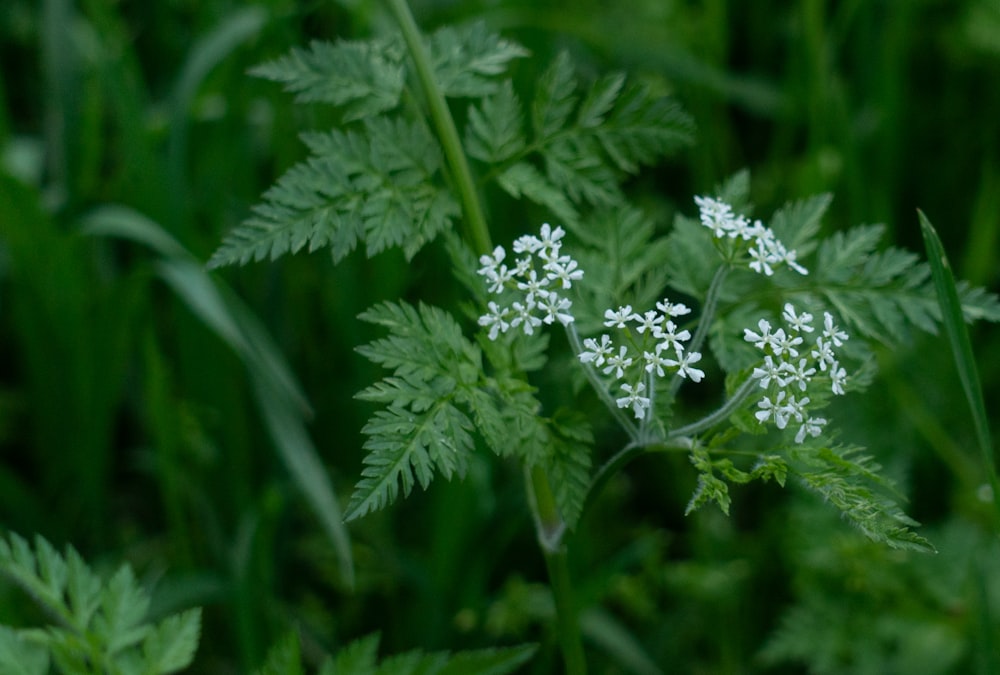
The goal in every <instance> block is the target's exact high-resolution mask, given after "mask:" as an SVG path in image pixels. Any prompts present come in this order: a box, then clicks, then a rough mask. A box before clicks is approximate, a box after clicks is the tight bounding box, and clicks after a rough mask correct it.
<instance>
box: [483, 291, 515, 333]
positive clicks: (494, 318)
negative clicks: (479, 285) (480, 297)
mask: <svg viewBox="0 0 1000 675" xmlns="http://www.w3.org/2000/svg"><path fill="white" fill-rule="evenodd" d="M486 306H487V308H489V310H490V311H489V312H488V313H487V314H483V315H482V316H481V317H479V325H480V326H482V327H483V328H485V327H486V326H489V327H490V333H489V337H490V339H491V340H496V339H497V334H498V333H506V332H507V329H508V328H510V324H509V323H508V322H507V316H508V315H509V314H510V309H508V308H507V307H503V308H501V307H498V306H497V303H495V302H493V301H492V300H490V302H489V303H487V305H486Z"/></svg>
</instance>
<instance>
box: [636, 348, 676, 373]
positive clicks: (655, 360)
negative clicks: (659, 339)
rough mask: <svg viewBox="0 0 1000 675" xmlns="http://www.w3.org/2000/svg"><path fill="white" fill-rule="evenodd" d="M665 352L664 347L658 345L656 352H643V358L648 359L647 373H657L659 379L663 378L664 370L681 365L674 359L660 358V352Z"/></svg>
mask: <svg viewBox="0 0 1000 675" xmlns="http://www.w3.org/2000/svg"><path fill="white" fill-rule="evenodd" d="M662 351H664V345H663V344H662V343H661V344H658V345H656V352H643V353H642V358H644V359H646V372H647V373H651V372H653V371H654V370H655V371H656V376H657V377H663V375H664V372H663V369H664V368H672V367H673V366H676V365H680V364H678V362H677V361H674V360H673V359H666V358H663V357H662V356H660V352H662Z"/></svg>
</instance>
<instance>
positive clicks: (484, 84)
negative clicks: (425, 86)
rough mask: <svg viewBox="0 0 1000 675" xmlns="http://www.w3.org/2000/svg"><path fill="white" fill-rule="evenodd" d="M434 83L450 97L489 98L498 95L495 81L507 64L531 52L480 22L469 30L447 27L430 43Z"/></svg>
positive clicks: (431, 37) (440, 30)
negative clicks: (494, 94)
mask: <svg viewBox="0 0 1000 675" xmlns="http://www.w3.org/2000/svg"><path fill="white" fill-rule="evenodd" d="M427 49H428V52H429V53H430V59H431V68H432V70H433V73H434V81H435V82H436V83H437V86H438V87H440V88H441V92H442V93H443V94H444V95H445V96H448V97H453V98H461V97H478V96H487V95H489V94H492V93H493V92H494V91H496V88H497V85H496V82H495V80H494V79H493V78H494V77H495V76H497V75H501V74H503V73H504V72H505V71H506V70H507V64H508V63H509V62H510V61H512V60H514V59H519V58H523V57H525V56H527V55H528V50H527V49H525V48H524V47H522V46H521V45H519V44H517V43H516V42H513V41H511V40H506V39H504V38H502V37H500V36H499V35H498V34H496V33H491V32H490V31H489V29H488V28H487V26H486V24H485V23H484V22H482V21H477V22H475V23H472V24H468V25H466V26H458V27H456V26H445V27H443V28H441V29H439V30H437V31H435V32H434V33H433V34H432V35H431V36H430V38H429V39H428V41H427Z"/></svg>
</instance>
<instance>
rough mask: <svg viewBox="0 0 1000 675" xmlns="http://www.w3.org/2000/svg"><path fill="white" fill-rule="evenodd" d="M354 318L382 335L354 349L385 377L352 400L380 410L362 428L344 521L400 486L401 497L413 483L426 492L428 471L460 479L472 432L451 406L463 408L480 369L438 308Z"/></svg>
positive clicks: (392, 308) (391, 306)
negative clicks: (359, 461)
mask: <svg viewBox="0 0 1000 675" xmlns="http://www.w3.org/2000/svg"><path fill="white" fill-rule="evenodd" d="M360 318H361V319H362V320H364V321H367V322H369V323H373V324H377V325H380V326H383V327H385V328H388V329H389V335H388V336H387V337H384V338H380V339H378V340H375V341H373V342H371V343H369V344H368V345H365V346H363V347H360V348H359V349H358V351H359V352H360V353H361V354H362V355H364V356H365V357H366V358H368V359H369V360H371V361H373V362H375V363H378V364H380V365H382V366H384V367H386V368H389V369H392V371H393V373H392V375H391V376H389V377H387V378H385V379H384V380H382V381H381V382H378V383H376V384H374V385H372V386H370V387H368V388H367V389H365V390H364V391H362V392H360V393H359V394H358V397H359V398H361V399H364V400H369V401H373V402H376V403H384V404H387V406H388V407H387V408H386V409H384V410H380V411H378V412H376V413H375V415H374V417H373V418H372V419H371V420H370V421H369V422H368V424H367V425H366V426H365V427H364V429H363V430H362V431H363V433H365V434H366V435H367V436H368V439H367V441H366V442H365V449H366V450H367V451H368V454H367V455H366V456H365V459H364V462H365V468H364V470H363V471H362V478H361V481H360V482H359V483H358V485H357V488H356V489H355V492H354V495H353V496H352V498H351V502H350V504H349V506H348V509H347V519H348V520H351V519H354V518H358V517H360V516H363V515H365V514H367V513H369V512H370V511H374V510H377V509H380V508H383V507H385V506H386V505H387V504H389V503H391V502H392V501H394V500H395V499H396V498H397V496H398V493H399V489H400V487H402V491H403V495H404V496H405V495H408V494H409V493H410V491H411V490H412V489H413V486H414V484H416V483H419V484H420V485H421V487H423V488H426V487H427V486H428V485H429V484H430V482H431V480H432V479H433V477H434V475H435V473H441V474H442V475H444V476H445V477H446V478H451V477H452V476H453V475H459V476H462V475H464V473H465V469H466V466H467V463H468V455H469V453H471V452H472V450H473V448H474V439H473V436H472V432H473V430H474V429H475V427H474V425H473V422H472V420H471V419H470V418H469V416H468V414H467V413H466V412H465V411H464V410H462V409H461V408H459V407H458V406H459V405H465V404H466V402H467V400H468V394H467V392H468V391H469V390H471V389H473V388H474V387H475V385H476V384H477V382H478V381H479V377H480V372H481V369H482V355H481V352H480V351H479V348H478V347H476V346H475V345H474V344H472V343H471V342H469V341H468V340H467V339H466V338H465V337H464V336H463V335H462V330H461V327H460V326H459V325H458V323H457V322H456V321H455V320H454V319H453V318H452V317H451V316H450V315H449V314H447V313H446V312H444V311H442V310H440V309H438V308H435V307H428V306H425V305H422V306H420V307H412V306H410V305H407V304H405V303H392V302H385V303H381V304H379V305H376V306H375V307H372V308H371V309H369V310H367V311H365V312H364V313H362V314H361V315H360Z"/></svg>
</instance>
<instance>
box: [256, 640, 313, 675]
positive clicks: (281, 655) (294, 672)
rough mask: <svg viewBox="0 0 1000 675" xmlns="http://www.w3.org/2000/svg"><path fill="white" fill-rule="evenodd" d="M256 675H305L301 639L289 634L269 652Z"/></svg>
mask: <svg viewBox="0 0 1000 675" xmlns="http://www.w3.org/2000/svg"><path fill="white" fill-rule="evenodd" d="M254 675H305V670H303V668H302V657H301V655H300V653H299V639H298V637H296V635H295V634H294V633H289V634H288V635H286V636H285V637H283V638H282V639H281V640H280V641H279V642H278V643H277V644H275V645H274V646H272V647H271V649H270V650H268V653H267V658H266V659H265V660H264V664H263V665H262V666H261V667H260V668H259V669H257V670H256V671H254Z"/></svg>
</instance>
